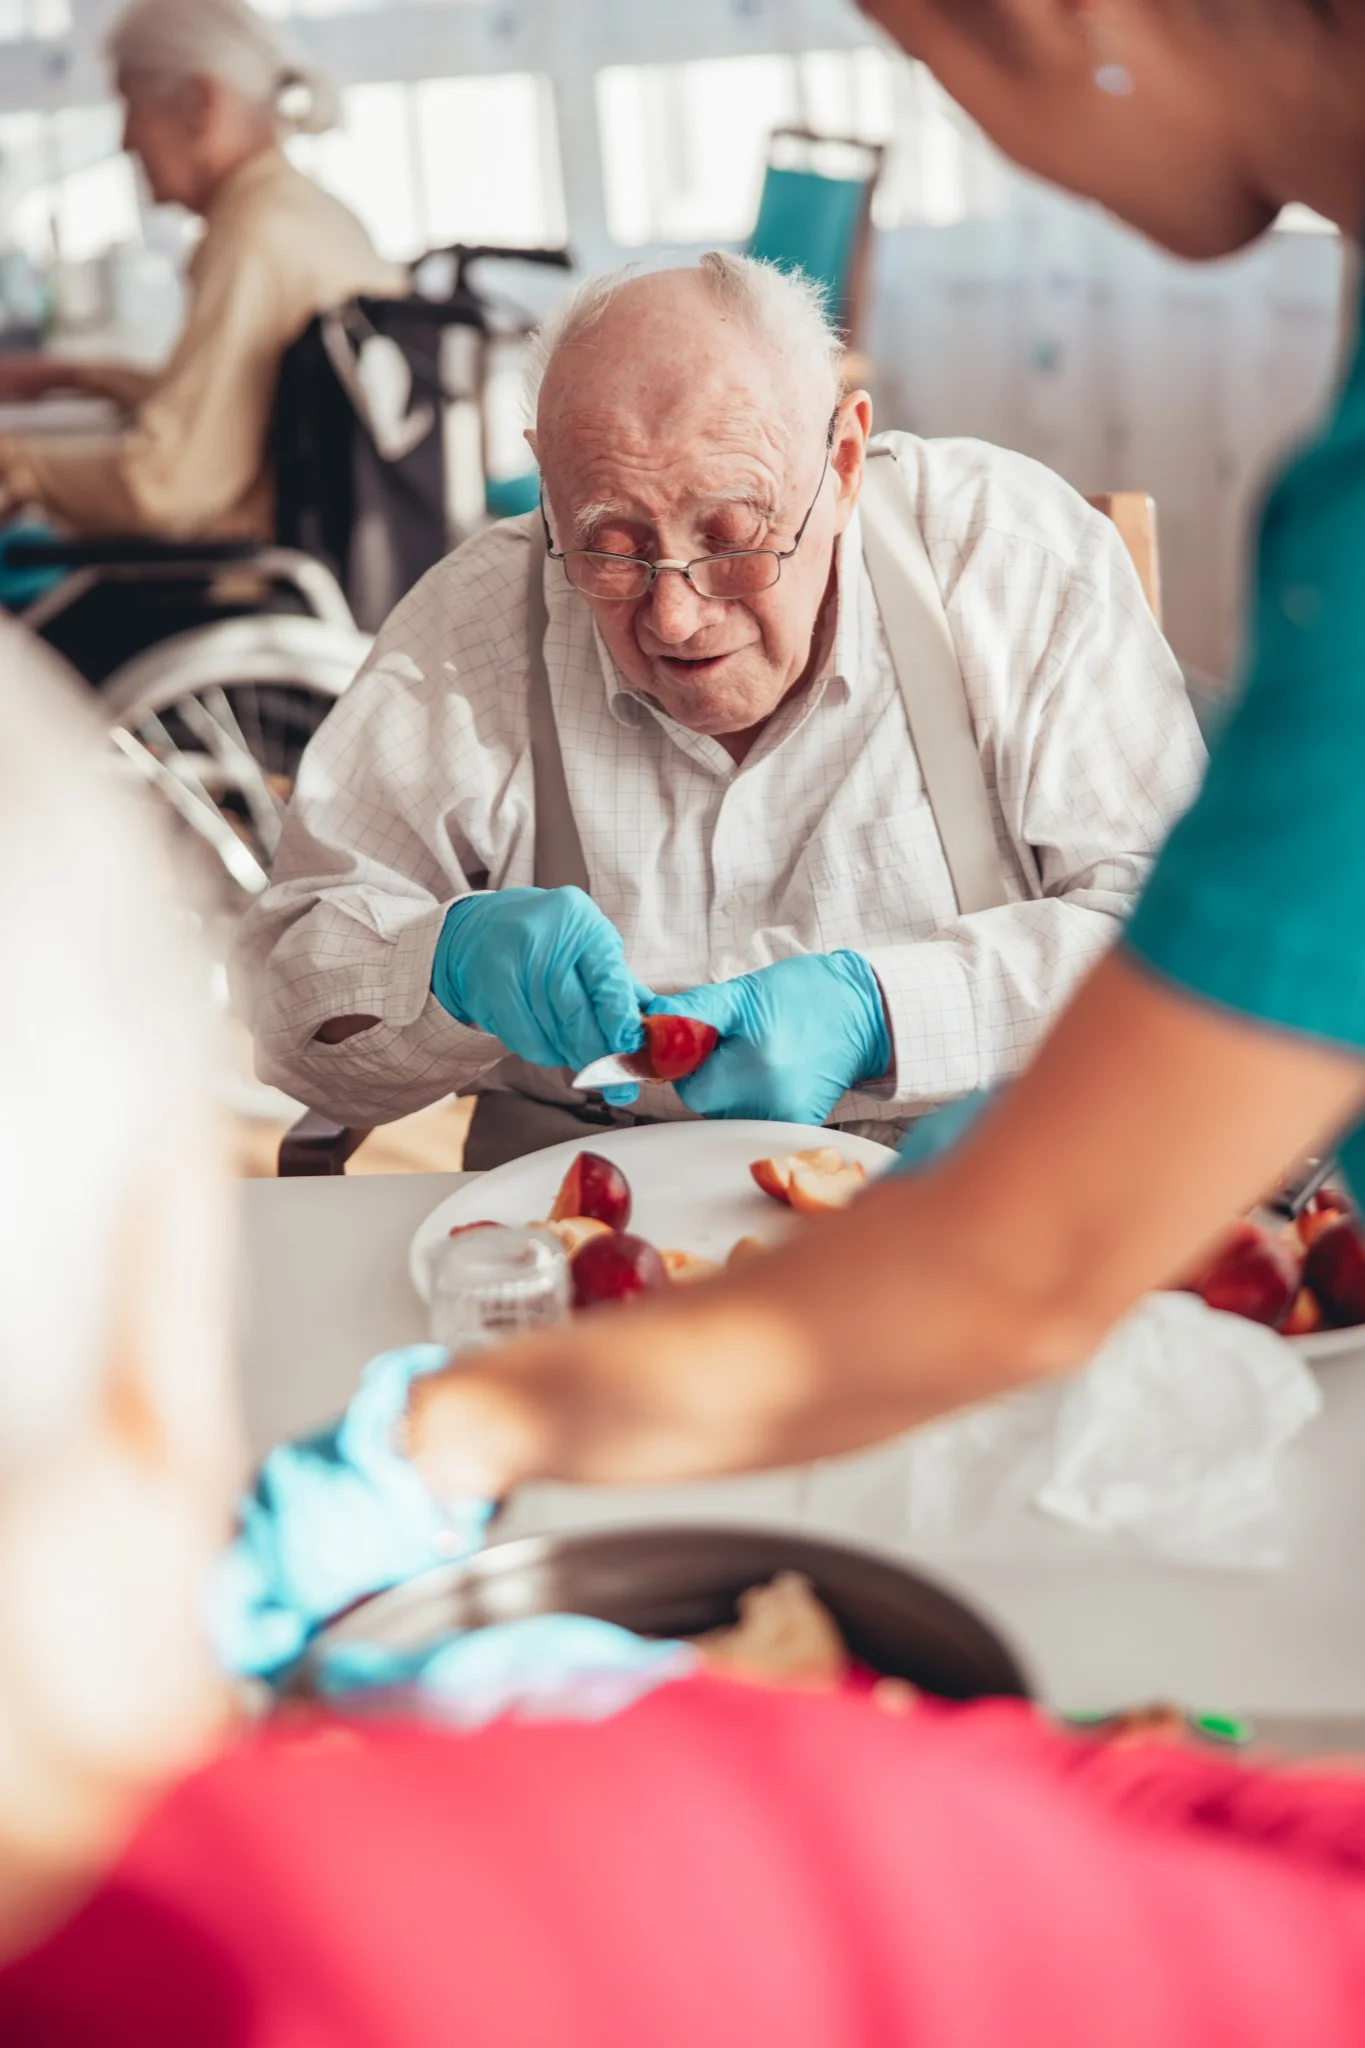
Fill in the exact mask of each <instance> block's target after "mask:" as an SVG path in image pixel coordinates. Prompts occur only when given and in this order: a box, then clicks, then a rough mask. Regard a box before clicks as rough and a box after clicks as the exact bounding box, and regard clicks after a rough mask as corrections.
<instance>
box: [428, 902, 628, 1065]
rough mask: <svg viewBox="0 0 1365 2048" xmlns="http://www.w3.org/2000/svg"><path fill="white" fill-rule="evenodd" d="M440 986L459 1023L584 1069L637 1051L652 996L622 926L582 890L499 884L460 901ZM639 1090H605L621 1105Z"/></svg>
mask: <svg viewBox="0 0 1365 2048" xmlns="http://www.w3.org/2000/svg"><path fill="white" fill-rule="evenodd" d="M431 991H432V994H433V995H434V996H435V998H436V1000H437V1002H438V1003H439V1004H440V1005H441V1007H442V1009H443V1010H448V1011H449V1012H450V1014H451V1016H452V1017H454V1018H455V1019H456V1021H457V1022H458V1023H461V1024H472V1025H473V1026H474V1027H475V1029H476V1030H479V1031H487V1032H489V1033H491V1035H492V1036H493V1037H494V1038H499V1039H501V1040H502V1043H503V1044H504V1045H505V1046H506V1047H507V1050H508V1051H509V1052H514V1053H516V1055H517V1056H518V1058H519V1059H523V1060H529V1061H530V1062H531V1063H532V1065H533V1066H537V1067H568V1068H569V1069H570V1071H571V1072H572V1073H575V1074H576V1073H578V1071H579V1070H580V1068H582V1067H586V1066H587V1065H589V1063H590V1062H591V1061H593V1060H600V1059H603V1058H605V1056H606V1055H607V1054H608V1053H612V1052H616V1053H626V1052H638V1051H639V1049H640V1046H641V1045H642V1044H643V1042H644V1032H643V1030H642V1028H641V1025H640V1010H641V1007H642V1005H643V1004H644V1003H646V1002H648V1001H649V1000H650V995H649V990H648V989H644V988H641V986H640V984H639V983H638V982H637V981H636V980H635V979H634V977H633V976H632V974H631V972H630V969H629V968H628V967H627V966H626V955H625V948H624V946H623V945H622V943H621V935H620V933H619V932H618V931H617V929H616V927H615V925H613V924H611V923H609V922H608V920H607V919H606V918H605V917H603V915H602V913H601V911H600V910H599V909H598V907H597V905H596V904H595V903H594V902H593V900H592V898H591V897H590V896H585V895H584V893H583V891H582V890H581V889H496V890H493V891H491V892H489V893H488V894H486V895H478V896H466V897H464V898H462V900H461V901H460V902H459V903H454V904H452V905H451V907H450V909H449V910H448V911H447V912H446V920H445V923H444V925H443V926H442V928H441V936H440V938H439V939H438V940H437V942H436V957H435V960H434V961H433V963H432V969H431ZM639 1092H640V1091H639V1089H638V1088H635V1087H622V1088H604V1089H603V1090H602V1094H603V1097H604V1099H605V1100H606V1101H607V1102H610V1103H615V1104H617V1105H624V1104H626V1103H629V1102H634V1100H635V1098H636V1096H637V1095H638V1094H639Z"/></svg>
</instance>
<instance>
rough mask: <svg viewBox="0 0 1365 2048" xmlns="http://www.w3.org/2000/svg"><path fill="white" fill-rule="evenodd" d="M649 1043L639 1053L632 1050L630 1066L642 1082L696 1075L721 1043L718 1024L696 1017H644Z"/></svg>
mask: <svg viewBox="0 0 1365 2048" xmlns="http://www.w3.org/2000/svg"><path fill="white" fill-rule="evenodd" d="M640 1022H641V1023H642V1024H643V1025H644V1027H645V1042H644V1044H643V1045H642V1046H641V1048H640V1050H639V1052H634V1053H630V1054H629V1055H628V1056H627V1059H626V1065H627V1066H628V1067H629V1068H630V1069H631V1071H632V1073H636V1074H638V1075H639V1076H640V1079H641V1080H642V1081H683V1080H685V1079H686V1078H687V1076H688V1075H689V1074H695V1073H696V1071H697V1068H698V1067H699V1066H700V1065H701V1063H702V1061H703V1060H704V1059H709V1058H710V1056H711V1054H712V1053H713V1052H714V1051H715V1049H716V1047H717V1046H718V1045H719V1043H720V1033H719V1031H717V1029H716V1027H715V1025H714V1024H702V1023H700V1022H699V1021H698V1019H697V1018H696V1017H674V1016H670V1015H668V1014H667V1013H665V1014H664V1015H662V1016H658V1017H642V1018H641V1019H640Z"/></svg>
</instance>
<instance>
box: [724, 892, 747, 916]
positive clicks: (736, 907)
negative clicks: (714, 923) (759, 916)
mask: <svg viewBox="0 0 1365 2048" xmlns="http://www.w3.org/2000/svg"><path fill="white" fill-rule="evenodd" d="M718 907H719V910H720V914H721V916H722V917H728V918H733V919H738V918H741V917H743V915H744V911H745V907H746V906H745V902H744V898H743V897H742V896H725V897H723V898H722V899H721V902H720V904H719V906H718Z"/></svg>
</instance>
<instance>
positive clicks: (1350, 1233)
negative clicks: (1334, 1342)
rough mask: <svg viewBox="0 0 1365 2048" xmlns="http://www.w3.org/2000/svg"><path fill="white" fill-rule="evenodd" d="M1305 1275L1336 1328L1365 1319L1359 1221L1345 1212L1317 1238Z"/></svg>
mask: <svg viewBox="0 0 1365 2048" xmlns="http://www.w3.org/2000/svg"><path fill="white" fill-rule="evenodd" d="M1303 1277H1304V1279H1305V1280H1306V1281H1307V1282H1308V1285H1309V1286H1310V1287H1311V1288H1312V1290H1313V1292H1314V1294H1316V1296H1317V1298H1318V1300H1319V1301H1320V1302H1321V1303H1322V1310H1323V1314H1324V1315H1325V1316H1326V1318H1327V1321H1328V1322H1329V1323H1331V1324H1333V1325H1334V1326H1335V1327H1336V1328H1337V1329H1339V1330H1340V1329H1349V1328H1350V1327H1351V1325H1352V1324H1354V1323H1365V1237H1363V1236H1362V1235H1361V1231H1360V1226H1359V1224H1357V1223H1353V1222H1352V1221H1351V1220H1350V1219H1349V1218H1348V1217H1344V1216H1343V1217H1341V1218H1339V1219H1338V1221H1337V1222H1335V1223H1334V1224H1333V1225H1332V1226H1331V1228H1330V1229H1329V1230H1324V1231H1323V1233H1322V1235H1321V1236H1320V1237H1316V1238H1314V1240H1313V1244H1312V1247H1311V1248H1310V1250H1309V1253H1308V1257H1307V1259H1306V1261H1305V1262H1304V1269H1303Z"/></svg>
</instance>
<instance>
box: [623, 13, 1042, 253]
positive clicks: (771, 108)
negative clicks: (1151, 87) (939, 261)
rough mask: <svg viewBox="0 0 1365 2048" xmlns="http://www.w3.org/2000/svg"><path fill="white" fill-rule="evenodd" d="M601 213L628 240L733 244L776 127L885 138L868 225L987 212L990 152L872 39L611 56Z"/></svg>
mask: <svg viewBox="0 0 1365 2048" xmlns="http://www.w3.org/2000/svg"><path fill="white" fill-rule="evenodd" d="M597 101H598V120H599V124H600V128H601V136H602V156H603V177H604V183H605V187H606V201H607V221H608V225H609V227H610V229H611V232H612V235H613V238H614V239H615V240H616V241H617V242H619V243H620V244H621V245H622V246H623V247H625V248H640V247H642V246H644V245H645V244H646V243H650V242H654V243H658V242H662V243H689V242H693V243H695V242H702V241H723V242H725V241H728V242H735V241H741V240H742V239H743V238H744V237H745V236H746V235H747V234H748V232H749V230H750V229H751V228H752V226H753V224H754V221H755V219H756V217H757V213H758V199H759V189H760V185H761V181H762V176H763V166H764V162H765V159H766V157H767V152H768V137H769V134H770V133H771V131H772V130H773V129H774V128H779V127H784V126H792V125H794V126H799V127H803V128H811V129H814V130H815V131H817V132H818V133H820V134H823V135H830V136H849V137H852V138H855V139H856V140H858V141H859V142H884V143H886V144H888V146H889V147H888V156H887V162H886V167H885V170H884V173H883V179H882V184H881V187H880V189H879V192H878V195H877V202H876V220H877V224H878V226H879V227H895V226H897V225H899V224H900V223H901V222H903V221H924V222H928V223H930V224H933V225H940V224H946V223H949V222H952V221H958V220H963V219H966V218H967V217H968V216H970V215H973V214H979V213H984V212H993V211H995V210H996V209H997V208H998V207H999V205H1000V204H1001V197H1002V193H1003V190H1004V181H1003V172H1002V167H1001V162H1000V159H999V158H998V157H997V156H996V154H995V152H994V150H993V149H992V148H991V147H990V145H989V144H988V143H987V142H986V141H985V139H984V137H983V136H982V135H981V134H980V132H979V131H978V130H977V129H976V128H975V127H973V125H972V123H971V122H970V121H969V120H968V119H967V118H966V116H965V115H964V114H962V113H961V112H960V110H959V109H958V108H957V107H956V106H954V104H953V102H952V101H951V100H950V99H949V98H948V96H947V94H946V93H944V92H943V90H942V89H941V88H940V87H939V86H938V85H937V84H936V83H935V82H934V80H933V79H932V78H931V77H930V75H929V73H928V72H927V71H926V70H925V69H924V68H923V66H922V65H918V64H911V63H908V62H906V61H905V60H904V59H902V58H898V57H894V56H891V55H889V54H887V53H886V52H885V51H883V50H877V49H871V48H867V49H853V50H808V51H806V52H805V53H804V54H802V55H800V56H768V57H722V58H717V59H714V60H710V61H705V62H695V63H686V64H648V65H628V64H622V65H613V66H610V67H609V68H608V69H606V70H604V71H601V72H599V74H598V79H597Z"/></svg>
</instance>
